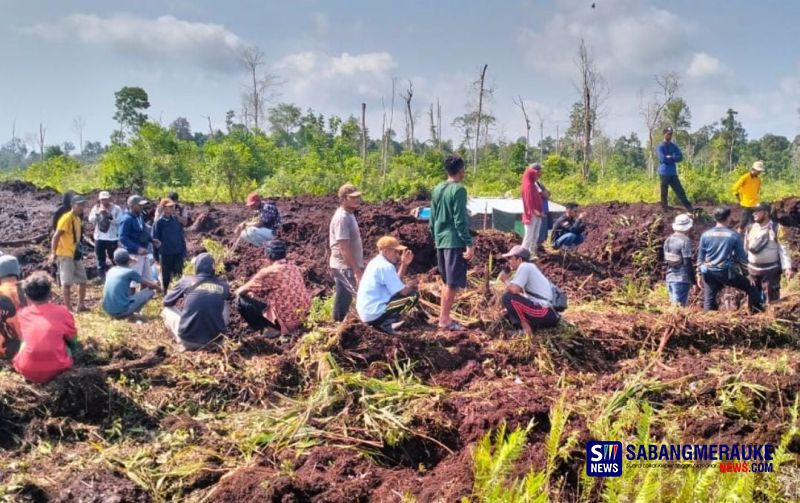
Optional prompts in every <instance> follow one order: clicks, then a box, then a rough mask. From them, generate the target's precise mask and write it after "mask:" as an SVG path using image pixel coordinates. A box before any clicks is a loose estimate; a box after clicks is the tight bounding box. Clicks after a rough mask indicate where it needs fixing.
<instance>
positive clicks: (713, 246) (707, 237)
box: [697, 206, 764, 314]
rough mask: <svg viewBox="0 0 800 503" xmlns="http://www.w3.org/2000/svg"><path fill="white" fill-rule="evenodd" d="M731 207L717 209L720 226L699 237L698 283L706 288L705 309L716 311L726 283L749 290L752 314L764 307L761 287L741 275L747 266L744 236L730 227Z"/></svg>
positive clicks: (716, 216)
mask: <svg viewBox="0 0 800 503" xmlns="http://www.w3.org/2000/svg"><path fill="white" fill-rule="evenodd" d="M730 218H731V209H730V208H728V207H727V206H720V207H717V208H716V209H714V220H716V222H717V225H716V226H714V227H712V228H711V229H709V230H707V231H705V232H704V233H703V235H702V236H700V246H699V248H698V252H697V268H698V270H699V272H700V274H698V275H697V286H698V287H700V288H703V309H704V310H706V311H716V310H717V309H719V304H717V294H718V293H719V292H720V290H722V288H723V287H725V286H731V287H733V288H736V289H738V290H741V291H743V292H745V293H747V307H748V308H749V310H750V313H751V314H752V313H755V312H760V311H763V310H764V307H763V305H762V302H761V295H760V292H759V289H757V288H756V287H755V286H753V285H752V284H751V283H750V281H748V279H747V278H746V277H745V276H744V274H742V272H741V267H743V266H746V265H747V255H746V254H745V252H744V243H743V242H742V236H741V235H740V234H739V233H737V232H735V231H733V230H732V229H730V228H729V227H728V222H729V221H730Z"/></svg>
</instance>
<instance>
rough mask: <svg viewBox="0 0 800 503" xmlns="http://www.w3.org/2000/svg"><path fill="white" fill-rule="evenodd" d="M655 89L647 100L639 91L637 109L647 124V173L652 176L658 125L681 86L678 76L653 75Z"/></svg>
mask: <svg viewBox="0 0 800 503" xmlns="http://www.w3.org/2000/svg"><path fill="white" fill-rule="evenodd" d="M655 81H656V90H655V91H654V92H653V95H652V97H651V98H650V100H649V101H645V99H644V97H643V96H642V94H641V93H640V96H639V102H640V105H639V109H640V113H641V114H642V117H643V118H644V121H645V125H646V126H647V174H648V175H649V176H650V177H651V178H652V177H654V176H655V174H656V163H655V152H654V150H655V143H656V134H657V133H658V127H659V126H660V125H661V122H662V121H663V119H664V112H665V111H666V110H667V105H669V104H670V103H671V102H672V100H674V99H675V95H676V94H677V93H678V89H680V87H681V83H680V76H679V75H678V73H677V72H665V73H662V74H660V75H655Z"/></svg>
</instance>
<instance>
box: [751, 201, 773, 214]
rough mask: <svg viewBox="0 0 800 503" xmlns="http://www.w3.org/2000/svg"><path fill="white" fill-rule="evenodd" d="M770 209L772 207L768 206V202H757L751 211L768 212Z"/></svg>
mask: <svg viewBox="0 0 800 503" xmlns="http://www.w3.org/2000/svg"><path fill="white" fill-rule="evenodd" d="M771 209H772V208H771V207H770V205H769V203H758V204H757V205H756V207H755V208H753V211H766V212H767V213H769V211H770V210H771Z"/></svg>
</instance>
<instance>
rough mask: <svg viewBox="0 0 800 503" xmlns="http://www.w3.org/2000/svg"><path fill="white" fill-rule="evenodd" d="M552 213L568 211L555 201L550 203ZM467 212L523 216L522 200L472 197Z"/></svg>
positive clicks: (471, 213) (472, 213) (473, 214)
mask: <svg viewBox="0 0 800 503" xmlns="http://www.w3.org/2000/svg"><path fill="white" fill-rule="evenodd" d="M548 204H549V207H550V212H551V213H564V212H565V211H566V210H567V209H566V208H565V207H564V206H562V205H560V204H558V203H554V202H553V201H549V203H548ZM467 210H469V214H470V215H471V216H475V215H483V214H485V213H488V214H489V215H491V214H492V212H493V211H494V210H499V211H502V212H505V213H514V214H517V215H522V199H520V198H507V197H471V198H469V200H468V201H467Z"/></svg>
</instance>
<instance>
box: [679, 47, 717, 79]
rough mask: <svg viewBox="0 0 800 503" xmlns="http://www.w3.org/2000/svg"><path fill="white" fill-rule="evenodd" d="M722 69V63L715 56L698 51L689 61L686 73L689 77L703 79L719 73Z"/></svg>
mask: <svg viewBox="0 0 800 503" xmlns="http://www.w3.org/2000/svg"><path fill="white" fill-rule="evenodd" d="M722 71H723V69H722V63H720V61H719V60H718V59H717V58H715V57H714V56H711V55H709V54H706V53H704V52H698V53H696V54H695V55H694V56H692V61H691V63H689V69H688V70H686V74H687V75H688V76H689V77H693V78H696V79H703V78H706V77H713V76H715V75H719V74H721V73H722Z"/></svg>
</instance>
